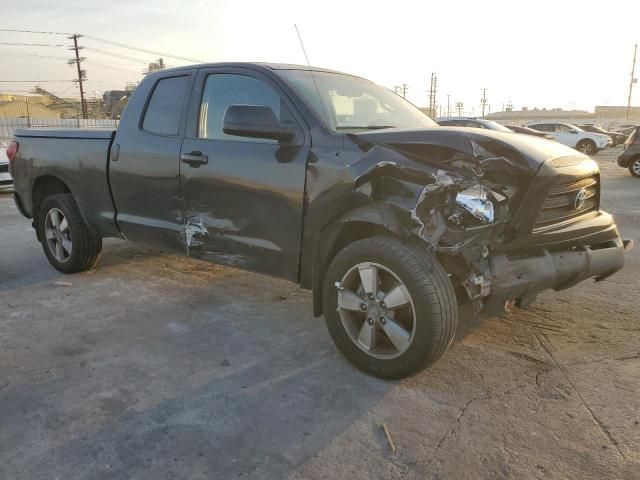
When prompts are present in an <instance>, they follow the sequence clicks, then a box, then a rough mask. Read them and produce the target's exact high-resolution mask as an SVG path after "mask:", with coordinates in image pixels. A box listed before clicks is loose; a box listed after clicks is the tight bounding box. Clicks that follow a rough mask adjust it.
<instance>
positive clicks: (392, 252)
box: [323, 237, 458, 379]
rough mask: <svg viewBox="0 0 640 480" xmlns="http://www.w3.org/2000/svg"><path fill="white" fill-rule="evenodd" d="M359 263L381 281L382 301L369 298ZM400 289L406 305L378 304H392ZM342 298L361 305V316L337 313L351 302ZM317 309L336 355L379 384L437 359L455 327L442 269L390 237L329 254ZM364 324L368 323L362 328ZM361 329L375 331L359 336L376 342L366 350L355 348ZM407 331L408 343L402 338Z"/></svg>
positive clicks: (346, 311)
mask: <svg viewBox="0 0 640 480" xmlns="http://www.w3.org/2000/svg"><path fill="white" fill-rule="evenodd" d="M363 265H364V266H366V265H369V266H370V267H372V268H375V269H376V270H377V271H378V274H377V275H374V276H375V277H376V278H377V279H379V285H380V290H379V291H378V292H377V293H378V296H379V297H380V298H376V299H375V300H374V299H372V298H371V297H368V296H367V294H366V291H365V290H364V283H365V282H362V278H364V277H362V273H361V271H362V270H360V269H359V268H358V267H361V266H363ZM354 269H355V270H354ZM365 270H366V268H365ZM358 281H360V287H359V288H358V289H357V290H356V289H355V285H356V284H357V283H358ZM385 282H386V285H385ZM373 284H378V282H372V285H373ZM402 287H404V289H403V288H402ZM339 288H341V289H340V290H339ZM385 288H386V293H385V291H384V290H385ZM399 289H400V290H401V291H402V292H404V293H403V295H404V297H403V298H404V301H406V302H405V303H406V304H405V305H404V306H400V307H397V306H396V307H395V309H393V308H394V307H390V306H389V305H386V304H385V303H384V301H385V300H387V301H389V302H390V303H391V302H393V300H390V299H391V297H392V295H391V293H392V292H394V291H395V292H397V291H398V290H399ZM351 293H355V294H356V295H358V297H357V298H359V299H360V300H355V299H356V297H353V296H352V295H351ZM339 295H340V298H339ZM345 298H346V299H349V300H355V301H356V302H357V301H361V302H362V304H361V305H360V307H361V308H362V309H364V308H365V305H366V304H368V307H367V311H366V312H364V311H362V312H360V311H358V312H357V311H356V309H344V308H342V306H344V305H345V304H348V303H349V302H348V301H347V300H344V299H345ZM339 300H340V302H341V304H342V305H341V304H339V303H338V302H339ZM395 303H398V302H395ZM400 303H401V302H400ZM356 305H357V303H356ZM323 308H324V316H325V321H326V324H327V328H328V329H329V333H330V335H331V338H332V339H333V341H334V342H335V344H336V346H337V348H338V349H339V350H340V352H341V353H342V354H343V355H344V356H345V357H346V358H347V360H349V361H350V362H351V363H352V364H353V365H354V366H355V367H357V368H359V369H360V370H362V371H364V372H366V373H368V374H370V375H373V376H375V377H379V378H384V379H397V378H403V377H406V376H409V375H412V374H414V373H417V372H418V371H420V370H422V369H424V368H425V367H427V366H428V365H430V364H432V363H434V362H435V361H436V360H438V359H439V358H440V357H441V356H442V355H443V354H444V352H445V351H446V350H447V348H448V347H449V345H451V342H452V341H453V338H454V336H455V332H456V326H457V321H458V304H457V302H456V293H455V290H454V288H453V285H452V284H451V281H450V280H449V276H448V274H447V272H446V271H445V270H444V268H442V266H441V265H440V263H439V262H438V261H437V260H436V259H435V258H434V257H433V256H431V255H430V254H429V253H427V252H426V251H425V250H421V249H418V248H417V247H413V246H410V245H407V244H404V243H402V242H400V241H399V240H396V239H393V238H389V237H373V238H368V239H364V240H359V241H356V242H354V243H352V244H350V245H348V246H347V247H345V248H344V249H343V250H341V251H340V252H339V253H338V254H337V255H336V256H335V258H334V259H333V260H332V261H331V264H330V265H329V268H328V269H327V273H326V275H325V278H324V283H323ZM379 309H382V310H379ZM387 309H388V310H387ZM372 312H373V313H372ZM380 312H382V313H380ZM379 314H380V315H382V316H378V315H379ZM411 314H412V315H411ZM372 317H377V320H374V319H373V318H372ZM385 319H386V321H385ZM408 319H411V321H409V320H408ZM360 321H361V323H357V322H360ZM365 322H373V323H370V324H369V326H368V327H366V326H365ZM383 323H384V325H383ZM401 323H402V334H403V336H402V339H401V340H402V341H400V342H398V336H397V335H394V334H395V333H396V332H397V331H398V330H397V327H398V325H399V324H401ZM359 325H360V326H359ZM388 329H390V330H388ZM365 330H367V332H368V331H369V330H372V331H373V332H374V333H373V334H372V335H371V336H369V335H368V334H366V335H365V338H367V337H368V338H369V339H374V340H375V341H374V340H371V343H372V347H371V348H369V349H367V348H365V347H364V345H363V344H362V343H361V342H360V338H361V336H362V332H363V331H365ZM409 330H411V332H410V336H411V337H410V339H409V340H407V336H406V335H408V334H409ZM387 332H390V333H391V334H392V335H387ZM356 337H357V338H356ZM392 337H395V339H396V341H393V340H391V338H392ZM376 342H377V343H379V345H378V344H376ZM365 343H366V342H365ZM397 343H400V345H402V347H401V348H400V347H397V346H396V344H397Z"/></svg>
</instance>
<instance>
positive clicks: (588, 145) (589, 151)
mask: <svg viewBox="0 0 640 480" xmlns="http://www.w3.org/2000/svg"><path fill="white" fill-rule="evenodd" d="M576 150H580V151H581V152H582V153H584V154H585V155H593V154H594V153H596V152H597V151H598V147H596V144H595V143H594V142H593V141H592V140H580V141H579V142H578V145H576Z"/></svg>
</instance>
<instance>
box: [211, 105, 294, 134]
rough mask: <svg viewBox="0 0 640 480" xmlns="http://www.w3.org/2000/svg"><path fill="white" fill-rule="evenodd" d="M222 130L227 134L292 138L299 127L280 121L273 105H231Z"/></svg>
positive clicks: (226, 113) (225, 115)
mask: <svg viewBox="0 0 640 480" xmlns="http://www.w3.org/2000/svg"><path fill="white" fill-rule="evenodd" d="M222 131H223V132H224V133H226V134H227V135H235V136H238V137H250V138H269V139H272V140H291V139H292V138H293V137H295V136H296V132H297V129H296V127H295V126H293V125H283V124H281V123H280V122H279V121H278V118H277V117H276V114H275V113H273V110H272V109H271V107H267V106H263V105H229V106H228V107H227V111H226V112H225V114H224V122H223V125H222Z"/></svg>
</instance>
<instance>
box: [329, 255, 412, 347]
mask: <svg viewBox="0 0 640 480" xmlns="http://www.w3.org/2000/svg"><path fill="white" fill-rule="evenodd" d="M336 287H337V288H338V302H337V303H338V305H337V310H338V313H339V315H340V319H341V320H342V325H343V327H344V329H345V331H346V332H347V334H348V335H349V338H350V339H351V341H352V342H353V343H355V344H356V345H357V346H358V348H360V349H361V350H362V351H364V352H365V353H367V354H368V355H371V356H372V357H375V358H381V359H392V358H395V357H398V356H400V355H402V354H403V353H404V352H405V351H407V349H408V348H409V346H410V345H411V342H412V341H413V338H414V335H415V329H416V317H415V315H416V314H415V307H414V305H413V300H412V299H411V295H410V294H409V291H408V289H407V287H406V286H405V285H404V283H403V282H402V281H401V280H400V278H399V277H398V276H397V275H396V274H395V273H393V272H392V271H391V270H390V269H388V268H387V267H384V266H382V265H380V264H377V263H369V262H364V263H359V264H357V265H355V266H353V267H351V268H350V269H349V270H348V271H347V273H345V275H344V276H343V278H342V281H341V282H338V283H336Z"/></svg>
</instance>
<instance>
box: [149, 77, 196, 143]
mask: <svg viewBox="0 0 640 480" xmlns="http://www.w3.org/2000/svg"><path fill="white" fill-rule="evenodd" d="M188 83H189V76H188V75H184V76H180V77H170V78H163V79H162V80H160V81H158V83H156V86H155V88H154V89H153V93H152V94H151V99H150V100H149V104H148V105H147V110H146V112H145V114H144V120H143V121H142V128H143V129H144V130H146V131H147V132H150V133H157V134H159V135H178V130H179V128H180V114H181V113H182V104H183V102H184V96H185V92H186V89H187V85H188Z"/></svg>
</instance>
